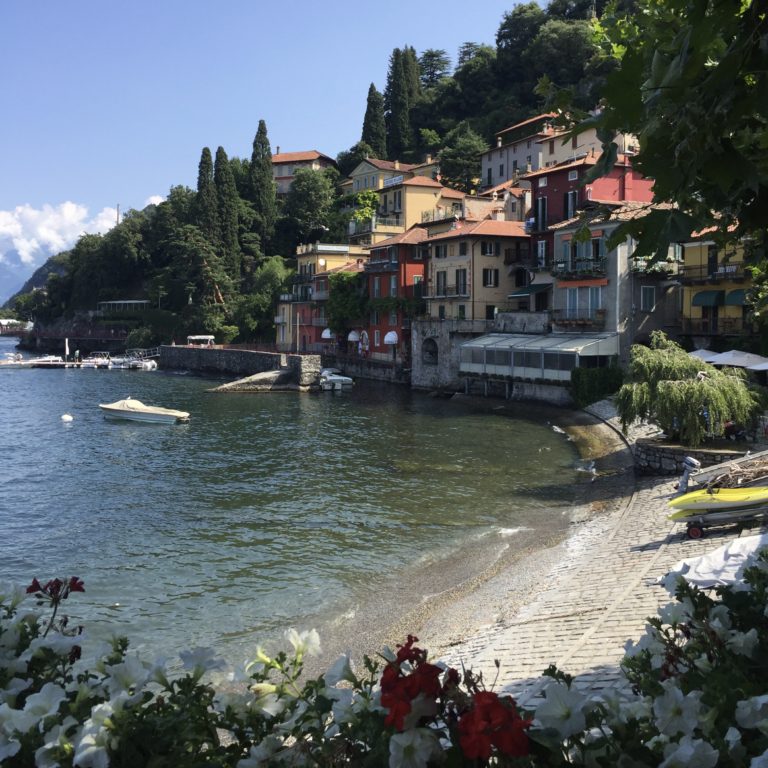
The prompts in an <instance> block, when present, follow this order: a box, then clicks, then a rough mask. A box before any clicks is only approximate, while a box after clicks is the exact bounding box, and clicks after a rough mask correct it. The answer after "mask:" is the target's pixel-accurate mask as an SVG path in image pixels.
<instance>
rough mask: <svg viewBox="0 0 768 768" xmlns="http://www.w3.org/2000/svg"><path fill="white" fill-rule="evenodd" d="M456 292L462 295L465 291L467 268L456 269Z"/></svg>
mask: <svg viewBox="0 0 768 768" xmlns="http://www.w3.org/2000/svg"><path fill="white" fill-rule="evenodd" d="M456 293H457V294H458V295H459V296H464V295H465V294H466V293H467V270H466V269H457V270H456Z"/></svg>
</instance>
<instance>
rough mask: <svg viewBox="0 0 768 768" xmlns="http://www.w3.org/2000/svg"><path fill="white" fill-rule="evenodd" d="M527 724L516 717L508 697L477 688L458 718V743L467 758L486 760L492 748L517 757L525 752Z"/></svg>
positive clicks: (527, 722) (516, 714)
mask: <svg viewBox="0 0 768 768" xmlns="http://www.w3.org/2000/svg"><path fill="white" fill-rule="evenodd" d="M530 724H531V721H530V720H523V719H522V718H521V717H520V716H519V714H518V713H517V708H516V707H515V704H514V702H513V700H512V699H511V698H509V697H505V699H503V700H502V699H500V698H499V697H498V696H497V695H496V694H495V693H493V692H491V691H479V692H478V693H476V694H475V696H474V698H473V707H472V709H470V710H469V711H468V712H465V713H464V714H463V715H462V716H461V719H460V720H459V734H460V738H459V743H460V744H461V749H462V751H463V752H464V755H465V756H466V757H468V758H469V759H470V760H477V759H481V760H488V759H489V758H490V756H491V754H492V752H493V747H496V749H498V750H499V751H500V752H501V753H502V754H505V755H509V756H512V757H521V756H523V755H527V754H528V736H527V734H526V733H525V731H526V730H527V729H528V728H529V727H530Z"/></svg>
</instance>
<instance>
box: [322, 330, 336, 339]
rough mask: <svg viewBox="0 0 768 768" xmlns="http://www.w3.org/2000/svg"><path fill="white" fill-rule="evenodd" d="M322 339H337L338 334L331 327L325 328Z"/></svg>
mask: <svg viewBox="0 0 768 768" xmlns="http://www.w3.org/2000/svg"><path fill="white" fill-rule="evenodd" d="M320 338H321V339H335V338H336V334H335V333H334V332H333V331H332V330H331V329H330V328H324V329H323V332H322V333H321V334H320Z"/></svg>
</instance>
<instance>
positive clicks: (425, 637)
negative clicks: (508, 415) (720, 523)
mask: <svg viewBox="0 0 768 768" xmlns="http://www.w3.org/2000/svg"><path fill="white" fill-rule="evenodd" d="M460 400H461V402H462V404H463V405H466V404H470V405H471V406H472V407H475V408H477V409H479V410H484V411H489V412H491V411H492V412H493V413H496V414H499V415H501V416H503V415H504V411H505V410H507V411H510V412H511V411H512V410H513V409H514V407H518V408H519V404H516V405H515V404H508V405H504V404H503V403H502V404H500V403H499V401H495V400H486V399H484V398H468V397H465V396H460ZM558 422H559V425H562V429H564V431H565V432H566V433H567V434H568V439H569V440H572V441H573V443H574V445H575V446H576V449H577V452H578V454H579V456H580V457H581V459H582V460H583V461H587V462H592V461H594V471H595V474H594V475H593V477H592V482H588V481H585V482H583V483H580V484H579V485H578V486H577V491H576V495H575V499H574V502H573V504H572V506H571V507H570V509H569V513H568V520H569V522H568V524H567V526H566V527H565V528H564V529H562V530H559V531H555V532H553V534H552V536H550V537H548V538H547V539H546V540H544V541H542V540H541V538H540V534H539V538H537V539H535V540H531V537H530V536H529V537H528V539H529V540H528V541H523V543H522V546H520V545H519V544H518V542H515V544H518V546H513V545H512V544H511V543H509V544H506V545H504V544H502V545H499V544H498V542H496V550H495V552H492V551H490V550H491V547H489V544H492V542H482V541H479V542H473V543H470V544H468V545H467V546H466V547H462V549H461V551H460V553H458V557H457V560H456V561H454V562H451V561H448V562H447V563H446V562H444V563H441V564H438V565H437V566H432V569H433V570H430V567H425V568H424V569H423V572H419V573H418V577H419V581H418V584H419V589H418V592H419V593H420V595H421V600H420V602H418V604H414V603H413V602H411V604H410V606H409V607H408V608H407V609H406V608H405V606H406V605H408V602H407V597H404V599H403V602H402V603H400V604H399V607H396V608H395V609H394V610H393V605H392V596H391V595H388V594H386V587H390V588H395V587H396V583H395V581H394V579H387V580H386V582H387V583H386V585H385V587H384V589H385V594H382V595H381V596H380V599H374V601H373V602H372V603H370V604H366V605H363V606H361V607H360V609H359V610H358V611H356V612H355V615H354V616H353V617H351V618H350V617H347V619H346V620H345V619H340V620H338V622H336V624H335V625H331V624H327V625H326V626H325V627H324V628H323V630H321V641H322V645H323V653H322V654H321V656H320V657H319V658H318V659H316V660H312V661H310V660H307V674H309V675H317V674H321V673H322V672H323V671H325V669H327V667H328V666H329V665H330V664H331V663H332V662H333V661H334V660H335V658H336V657H337V656H338V655H339V654H341V653H345V652H349V653H350V655H351V656H352V658H353V659H354V661H355V662H356V663H357V664H361V662H362V658H363V656H364V655H368V656H371V657H373V656H375V655H376V654H377V653H378V652H379V651H380V650H381V649H382V648H383V647H384V646H389V647H391V648H394V647H395V646H396V645H397V644H398V643H403V642H405V640H406V637H407V635H408V634H412V635H415V636H417V637H418V638H419V644H420V646H421V647H422V648H425V649H427V651H428V653H429V656H430V658H431V659H440V658H444V657H445V656H446V655H452V654H454V653H455V652H456V651H457V650H460V649H461V648H462V647H463V646H465V645H466V643H467V642H468V641H469V640H470V639H471V638H473V637H475V636H477V635H480V634H484V633H488V632H493V630H494V628H501V627H503V626H505V625H508V624H509V623H510V622H511V621H512V620H513V619H514V617H515V616H516V615H517V614H518V613H519V612H520V611H521V610H522V609H524V608H525V607H526V606H527V605H529V604H530V602H531V601H532V600H533V599H534V597H535V596H536V595H538V594H539V593H540V592H541V591H542V590H543V589H544V588H545V585H546V577H547V575H548V574H549V573H550V572H551V571H552V570H553V569H556V568H557V567H558V566H561V565H562V564H563V562H564V561H565V560H566V559H567V558H568V557H569V556H570V555H569V551H568V549H569V542H571V541H572V540H573V539H575V538H576V537H577V536H578V533H579V530H580V529H581V528H582V527H583V525H584V523H587V522H592V523H596V524H597V525H599V524H600V519H601V518H607V517H608V516H609V515H608V512H609V511H610V510H613V509H615V507H616V505H617V504H619V505H620V504H622V503H624V502H625V501H626V496H627V493H628V489H627V485H628V484H629V483H631V485H632V487H633V488H634V484H635V477H634V463H633V459H632V453H631V450H630V448H629V445H628V442H627V440H626V439H625V438H624V437H623V436H621V435H620V434H619V433H618V432H617V431H616V430H615V429H614V428H613V427H611V426H610V425H609V424H607V423H606V422H605V420H604V419H602V418H601V417H599V416H596V415H593V414H590V413H588V412H586V411H573V410H567V409H562V412H561V415H560V418H558ZM513 535H517V534H513ZM489 555H490V556H491V562H490V563H489V564H488V565H486V566H485V567H483V568H481V569H478V568H477V566H476V563H477V562H480V557H485V558H487V557H489ZM459 558H462V559H461V561H459ZM446 565H447V566H448V568H445V566H446ZM435 568H436V570H435ZM448 569H450V574H446V571H447V570H448ZM390 582H392V583H390ZM388 614H389V615H388ZM541 671H543V669H542V670H541Z"/></svg>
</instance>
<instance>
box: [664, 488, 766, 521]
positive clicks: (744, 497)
mask: <svg viewBox="0 0 768 768" xmlns="http://www.w3.org/2000/svg"><path fill="white" fill-rule="evenodd" d="M667 503H668V504H669V506H670V507H672V508H673V509H674V510H676V511H675V512H674V514H672V515H670V518H669V519H670V520H680V519H681V518H684V517H689V516H690V515H697V514H702V513H705V514H706V513H707V512H724V511H726V510H729V511H730V510H733V511H737V510H742V509H743V510H745V511H746V510H748V509H749V508H751V507H762V506H768V488H766V487H763V486H755V487H747V488H711V489H709V490H707V489H706V488H705V489H702V490H699V491H691V492H690V493H686V494H684V495H682V496H678V497H677V498H674V499H670V500H669V502H667Z"/></svg>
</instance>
